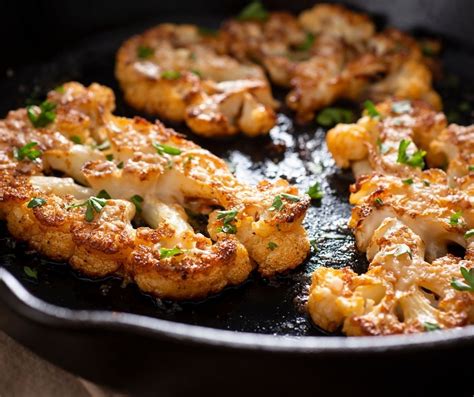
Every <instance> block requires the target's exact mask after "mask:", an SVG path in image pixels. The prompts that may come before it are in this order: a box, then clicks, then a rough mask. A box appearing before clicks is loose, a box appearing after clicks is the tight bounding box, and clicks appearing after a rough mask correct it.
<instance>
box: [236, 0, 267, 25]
mask: <svg viewBox="0 0 474 397" xmlns="http://www.w3.org/2000/svg"><path fill="white" fill-rule="evenodd" d="M267 18H268V11H267V10H266V9H265V7H264V6H263V4H262V3H261V2H260V1H253V2H252V3H250V4H249V5H248V6H246V7H245V8H244V9H243V10H242V11H241V12H240V14H239V15H238V16H237V19H238V20H239V21H265V20H266V19H267Z"/></svg>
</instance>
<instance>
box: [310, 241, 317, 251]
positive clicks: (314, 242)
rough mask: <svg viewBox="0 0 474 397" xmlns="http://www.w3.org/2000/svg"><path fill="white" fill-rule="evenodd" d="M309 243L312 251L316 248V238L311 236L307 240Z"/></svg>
mask: <svg viewBox="0 0 474 397" xmlns="http://www.w3.org/2000/svg"><path fill="white" fill-rule="evenodd" d="M309 244H310V245H311V248H312V249H313V251H316V249H317V248H318V246H317V244H316V239H315V238H312V239H311V240H309Z"/></svg>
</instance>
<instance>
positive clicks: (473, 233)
mask: <svg viewBox="0 0 474 397" xmlns="http://www.w3.org/2000/svg"><path fill="white" fill-rule="evenodd" d="M471 237H474V229H470V230H468V231H467V232H466V233H464V238H465V239H466V240H467V239H468V238H471Z"/></svg>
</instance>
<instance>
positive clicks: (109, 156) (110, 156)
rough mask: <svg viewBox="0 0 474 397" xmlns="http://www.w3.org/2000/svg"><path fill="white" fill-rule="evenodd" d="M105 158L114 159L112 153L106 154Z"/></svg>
mask: <svg viewBox="0 0 474 397" xmlns="http://www.w3.org/2000/svg"><path fill="white" fill-rule="evenodd" d="M105 158H106V159H107V160H108V161H112V160H113V159H114V155H113V154H108V155H106V156H105Z"/></svg>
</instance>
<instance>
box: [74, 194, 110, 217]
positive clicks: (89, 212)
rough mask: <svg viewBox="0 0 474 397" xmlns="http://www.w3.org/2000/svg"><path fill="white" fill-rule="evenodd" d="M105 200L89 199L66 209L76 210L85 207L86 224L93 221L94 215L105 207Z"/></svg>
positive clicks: (98, 198)
mask: <svg viewBox="0 0 474 397" xmlns="http://www.w3.org/2000/svg"><path fill="white" fill-rule="evenodd" d="M106 204H107V200H106V199H105V198H100V197H94V196H92V197H89V198H88V199H87V200H86V201H84V202H83V203H80V204H74V205H71V206H69V207H68V208H78V207H86V214H85V219H86V221H87V222H92V221H93V220H94V216H95V214H99V213H100V211H102V209H103V208H104V207H105V206H106Z"/></svg>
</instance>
